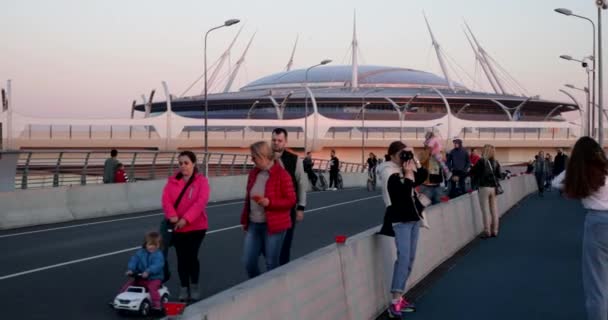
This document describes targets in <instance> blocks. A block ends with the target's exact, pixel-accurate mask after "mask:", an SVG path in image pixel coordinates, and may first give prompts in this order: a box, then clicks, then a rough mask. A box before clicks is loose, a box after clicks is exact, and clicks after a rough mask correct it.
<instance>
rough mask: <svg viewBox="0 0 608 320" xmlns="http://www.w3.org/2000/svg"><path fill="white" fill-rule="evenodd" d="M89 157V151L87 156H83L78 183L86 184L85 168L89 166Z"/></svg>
mask: <svg viewBox="0 0 608 320" xmlns="http://www.w3.org/2000/svg"><path fill="white" fill-rule="evenodd" d="M90 157H91V153H90V152H87V156H86V157H85V158H84V166H82V173H81V174H80V184H81V185H83V186H84V185H86V184H87V168H88V166H89V158H90Z"/></svg>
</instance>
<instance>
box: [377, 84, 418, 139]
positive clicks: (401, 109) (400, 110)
mask: <svg viewBox="0 0 608 320" xmlns="http://www.w3.org/2000/svg"><path fill="white" fill-rule="evenodd" d="M419 95H420V94H419V93H416V94H415V95H414V96H413V97H411V98H410V100H408V101H407V102H406V103H405V104H404V105H403V106H400V105H398V104H397V103H395V101H393V99H391V98H388V97H384V99H385V100H386V101H388V102H390V104H392V105H393V108H395V110H396V111H397V114H398V115H399V141H403V118H405V112H407V111H410V112H415V111H417V110H418V107H411V106H410V105H411V104H412V102H413V101H414V100H415V99H416V98H418V96H419Z"/></svg>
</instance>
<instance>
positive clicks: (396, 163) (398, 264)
mask: <svg viewBox="0 0 608 320" xmlns="http://www.w3.org/2000/svg"><path fill="white" fill-rule="evenodd" d="M378 171H379V175H380V181H381V183H382V185H383V188H382V189H383V190H382V195H383V200H384V203H385V206H386V212H385V214H384V215H385V218H384V226H383V229H385V228H388V229H392V230H390V231H391V232H393V233H394V237H395V246H396V247H397V260H396V261H395V265H394V269H393V279H392V282H391V294H392V300H391V302H390V305H389V308H388V315H389V317H391V318H401V315H402V312H404V311H408V309H410V310H411V309H413V308H414V306H413V304H411V303H410V302H408V301H407V300H406V299H405V298H403V294H404V293H405V284H406V283H407V279H408V277H409V275H410V272H411V271H412V266H413V264H414V259H415V257H416V247H417V245H418V231H419V229H420V215H421V212H422V210H423V209H424V207H422V205H421V204H420V202H419V201H417V198H416V196H415V191H414V188H415V187H416V186H419V185H420V184H421V183H422V182H424V180H426V178H427V175H428V172H427V171H426V169H424V168H422V167H421V166H420V161H418V159H416V157H415V156H414V152H413V150H412V149H411V148H407V147H406V145H405V144H404V143H403V142H401V141H395V142H393V143H391V144H390V146H389V147H388V152H387V155H386V161H385V162H384V163H382V164H381V165H380V166H379V168H378ZM393 224H394V225H393Z"/></svg>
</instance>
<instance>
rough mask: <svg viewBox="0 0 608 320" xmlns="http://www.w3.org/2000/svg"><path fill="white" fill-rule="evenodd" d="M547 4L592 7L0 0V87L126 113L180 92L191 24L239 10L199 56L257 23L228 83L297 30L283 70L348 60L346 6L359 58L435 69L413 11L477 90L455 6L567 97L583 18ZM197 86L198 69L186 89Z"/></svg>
mask: <svg viewBox="0 0 608 320" xmlns="http://www.w3.org/2000/svg"><path fill="white" fill-rule="evenodd" d="M559 7H563V8H568V9H570V10H572V11H573V12H574V13H576V14H579V15H582V16H586V17H589V18H592V20H594V21H595V20H596V19H597V11H596V7H595V5H594V1H593V0H509V1H505V0H461V1H454V0H377V1H369V0H323V1H321V0H307V1H293V0H281V1H278V0H276V1H275V0H256V1H252V0H221V1H219V0H217V1H211V0H206V1H201V0H198V1H194V0H181V1H161V0H146V1H143V0H129V1H124V0H104V1H90V0H53V1H46V0H0V8H1V9H0V43H1V44H0V87H3V88H4V87H6V81H7V80H8V79H11V80H12V88H13V90H12V94H13V100H12V101H13V106H14V110H15V111H16V112H19V113H22V114H26V115H38V116H44V117H77V118H105V117H108V118H119V117H129V115H130V108H131V102H132V101H133V100H134V99H137V100H138V103H141V98H140V96H141V95H142V94H144V93H145V94H146V95H147V94H149V92H150V90H151V89H157V95H156V98H155V101H159V100H164V99H165V98H164V95H163V93H162V89H161V81H166V82H167V84H168V86H169V89H170V91H171V93H172V94H174V95H181V94H182V92H183V91H184V90H185V89H186V88H188V86H190V84H192V83H193V82H194V81H195V80H196V79H197V78H198V77H199V76H201V75H202V73H203V36H204V34H205V32H206V31H207V30H208V29H210V28H212V27H214V26H217V25H221V24H223V22H224V21H225V20H227V19H231V18H238V19H240V20H241V23H240V24H238V25H235V26H232V27H229V28H222V29H219V30H216V31H214V32H213V33H211V34H210V35H209V41H208V51H207V52H208V63H209V64H212V63H213V62H215V61H216V60H217V59H218V58H219V56H220V55H221V54H222V52H223V51H224V50H225V49H226V47H227V46H228V44H229V43H230V42H231V41H232V38H233V37H234V36H235V34H236V32H237V31H238V29H239V27H240V25H244V28H243V32H242V34H241V37H240V38H239V40H238V42H237V43H236V45H235V47H234V49H233V51H232V54H231V59H230V62H231V63H232V64H234V63H235V62H236V61H237V60H238V58H239V56H240V55H241V52H242V50H243V49H244V47H245V46H246V44H247V41H248V40H249V37H251V35H252V34H253V33H254V32H257V33H256V36H255V39H254V41H253V44H252V46H251V49H250V50H249V53H248V55H247V57H246V61H245V63H244V65H243V67H242V69H241V72H240V74H239V76H238V77H237V79H236V81H235V85H234V86H233V88H240V87H241V86H244V85H245V84H247V83H248V82H251V81H253V80H256V79H258V78H260V77H263V76H265V75H270V74H272V73H276V72H281V71H283V70H284V68H285V66H286V64H287V61H288V60H289V56H290V54H291V50H292V46H293V43H294V41H295V38H296V36H298V35H299V42H298V48H297V51H296V54H295V58H294V69H295V68H306V67H308V66H311V65H313V64H316V63H318V62H319V61H321V60H323V59H332V60H333V62H332V64H349V63H350V55H349V48H350V44H351V39H352V27H353V15H354V12H355V11H356V16H357V33H358V42H359V50H360V51H359V52H360V54H361V56H360V59H361V60H360V63H361V64H372V65H384V66H393V67H405V68H412V69H418V70H424V71H429V72H433V73H436V74H441V69H440V67H439V63H438V62H437V58H436V56H435V53H434V51H433V50H432V46H431V39H430V37H429V33H428V31H427V29H426V25H425V22H424V17H423V11H424V12H425V13H426V15H427V17H428V19H429V22H430V24H431V27H432V28H433V32H434V34H435V37H436V39H437V41H438V42H439V44H440V45H441V47H442V50H444V52H446V53H447V55H449V57H450V58H449V60H450V61H454V62H452V63H451V64H452V65H453V66H454V67H453V69H455V70H456V71H458V72H459V78H461V79H464V80H462V82H464V83H465V84H466V85H468V86H469V87H474V85H473V82H472V81H471V80H470V79H469V78H467V76H466V75H465V72H466V73H468V74H469V75H470V76H471V77H472V78H477V79H478V81H480V82H482V83H484V84H481V85H478V86H477V87H476V89H480V88H481V89H483V90H486V91H487V90H489V86H488V85H487V84H485V83H486V81H484V80H483V79H482V78H481V76H482V73H481V69H480V68H479V67H477V68H476V62H475V56H474V54H473V52H472V50H471V48H470V46H469V44H468V42H467V40H466V37H465V35H464V33H463V31H462V21H463V19H466V21H467V22H468V24H469V25H470V26H471V28H472V29H473V31H474V32H475V34H476V36H477V38H478V40H479V41H480V42H481V44H482V46H483V47H484V48H485V50H486V51H487V52H488V53H489V54H490V55H491V56H492V57H493V58H494V59H495V60H496V61H498V62H499V63H500V65H501V66H502V67H503V68H505V69H506V70H508V72H509V73H510V74H511V75H512V76H513V77H514V78H515V79H516V80H517V81H518V82H519V83H521V84H522V86H523V87H524V88H526V90H527V91H528V92H529V94H530V95H537V94H538V95H540V96H541V98H544V99H550V100H558V101H569V100H568V98H567V97H566V96H565V95H564V94H562V93H559V92H558V89H561V88H564V87H563V85H564V84H566V83H571V84H574V85H576V86H578V87H583V86H585V85H586V81H587V80H586V79H587V78H586V73H585V71H584V69H583V68H582V67H581V66H580V64H577V63H574V62H571V61H565V60H563V59H559V56H560V55H562V54H568V55H571V56H573V57H575V58H582V57H585V56H588V55H590V54H591V53H592V33H591V24H590V23H589V22H587V21H584V20H581V19H578V18H575V17H568V16H564V15H561V14H558V13H556V12H554V11H553V9H554V8H559ZM606 12H608V11H604V15H603V17H604V20H607V21H606V23H604V26H605V25H606V24H608V15H607V14H606ZM603 32H604V34H605V38H604V39H606V38H608V34H606V28H603ZM603 43H604V47H606V43H608V41H603ZM607 50H608V48H605V49H604V52H606V51H607ZM605 56H606V55H605V54H604V57H605ZM604 69H606V68H604ZM226 70H227V69H226ZM462 70H464V71H462ZM476 70H477V72H476ZM226 74H227V72H224V73H223V74H222V77H223V78H225V75H226ZM455 78H456V80H459V78H458V77H456V76H455ZM604 82H605V85H604V87H605V89H604V90H605V91H606V90H608V85H606V82H608V79H606V80H605V81H604ZM202 89H203V85H202V84H201V83H200V82H199V83H198V84H197V85H196V86H195V87H194V88H193V89H192V90H191V91H189V92H188V93H189V94H199V93H200V92H201V91H202ZM573 93H575V95H576V98H577V99H578V100H579V102H581V103H584V102H585V98H584V96H583V95H582V94H580V93H578V92H576V91H574V92H573Z"/></svg>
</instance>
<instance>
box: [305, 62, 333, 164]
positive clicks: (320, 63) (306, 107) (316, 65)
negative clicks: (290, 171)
mask: <svg viewBox="0 0 608 320" xmlns="http://www.w3.org/2000/svg"><path fill="white" fill-rule="evenodd" d="M330 62H331V60H330V59H325V60H322V61H321V62H319V63H318V64H315V65H314V66H311V67H309V68H308V69H306V72H305V73H304V86H305V87H308V71H310V69H312V68H315V67H318V66H323V65H326V64H328V63H330ZM307 151H308V91H306V95H305V96H304V155H306V152H307Z"/></svg>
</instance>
